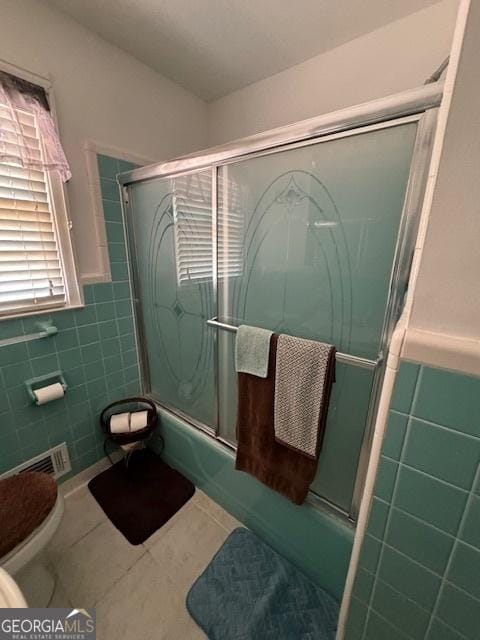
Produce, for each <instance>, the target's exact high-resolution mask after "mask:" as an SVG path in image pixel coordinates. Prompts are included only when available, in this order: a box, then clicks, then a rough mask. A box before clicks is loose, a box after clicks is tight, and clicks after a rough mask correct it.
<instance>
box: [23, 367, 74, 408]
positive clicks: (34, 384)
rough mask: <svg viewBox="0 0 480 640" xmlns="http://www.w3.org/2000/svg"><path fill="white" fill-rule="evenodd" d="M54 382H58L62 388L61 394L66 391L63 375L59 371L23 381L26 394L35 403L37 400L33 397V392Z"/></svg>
mask: <svg viewBox="0 0 480 640" xmlns="http://www.w3.org/2000/svg"><path fill="white" fill-rule="evenodd" d="M55 382H59V383H60V384H61V385H62V387H63V393H65V392H66V390H67V389H68V385H67V383H66V382H65V378H64V377H63V373H62V372H61V371H52V373H47V374H45V375H43V376H37V377H36V378H30V380H25V387H26V389H27V393H28V396H29V398H30V399H31V400H32V402H35V403H36V402H37V398H36V396H35V393H34V391H36V389H40V388H41V387H46V386H47V385H49V384H55Z"/></svg>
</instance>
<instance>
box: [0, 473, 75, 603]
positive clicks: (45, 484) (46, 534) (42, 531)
mask: <svg viewBox="0 0 480 640" xmlns="http://www.w3.org/2000/svg"><path fill="white" fill-rule="evenodd" d="M27 475H28V476H30V477H29V478H28V479H27V478H25V476H27ZM34 476H35V477H34ZM7 481H8V482H9V486H8V487H4V490H8V492H9V500H8V502H9V504H8V505H7V506H5V504H3V506H2V505H1V504H0V512H1V515H0V521H1V522H9V523H11V524H10V532H9V533H10V534H12V531H13V535H14V536H15V533H16V532H15V530H14V526H16V525H15V523H18V526H19V531H18V536H17V537H23V536H22V535H21V533H20V531H21V532H22V533H26V532H27V531H28V527H25V522H24V520H25V519H26V518H25V517H23V521H22V516H25V512H26V511H28V510H29V509H30V510H31V512H32V513H34V515H35V517H34V518H32V519H31V523H30V524H32V523H35V524H36V526H34V527H33V528H31V529H30V531H28V534H27V535H25V537H24V538H23V539H21V540H18V541H17V543H16V544H15V546H13V547H12V548H11V549H10V550H9V551H8V552H7V553H5V554H4V555H3V557H2V558H0V567H1V568H2V569H4V570H5V571H6V572H7V573H8V574H10V575H11V576H13V577H14V579H15V581H16V582H17V583H18V586H19V587H20V589H21V591H22V593H23V595H24V597H25V599H26V601H27V603H28V606H30V607H46V606H47V605H48V604H49V602H50V600H51V597H52V594H53V591H54V588H55V578H54V576H53V575H52V573H51V572H50V570H49V569H48V566H47V564H46V562H45V558H44V549H45V547H46V545H47V544H48V542H49V541H50V540H51V538H52V536H53V534H54V533H55V531H56V530H57V529H58V526H59V524H60V522H61V519H62V516H63V508H64V506H63V498H62V496H61V495H60V494H59V493H58V492H57V491H56V485H55V481H54V480H53V478H51V477H50V476H46V475H45V474H34V473H29V474H27V473H25V474H19V475H18V476H12V477H10V478H5V479H3V480H1V481H0V495H1V491H2V486H3V483H5V482H7ZM52 483H53V484H52ZM53 486H54V489H53ZM53 491H55V494H53ZM15 492H16V495H15ZM47 494H48V495H47ZM16 500H18V505H17V506H16V507H15V501H16ZM42 500H44V504H43V505H42V506H41V508H39V502H40V503H41V501H42ZM1 502H4V501H1ZM7 510H8V511H7ZM35 520H36V522H35ZM11 539H14V538H11Z"/></svg>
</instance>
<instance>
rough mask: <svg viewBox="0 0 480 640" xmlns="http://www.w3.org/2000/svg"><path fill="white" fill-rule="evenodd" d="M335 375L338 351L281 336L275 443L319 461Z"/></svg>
mask: <svg viewBox="0 0 480 640" xmlns="http://www.w3.org/2000/svg"><path fill="white" fill-rule="evenodd" d="M334 371H335V348H334V347H332V345H329V344H325V343H323V342H315V341H314V340H303V339H302V338H295V337H293V336H286V335H283V334H282V335H280V336H279V337H278V342H277V361H276V372H275V413H274V429H275V439H276V440H277V441H278V442H280V443H282V444H285V445H287V446H288V447H291V448H292V449H296V450H297V451H300V452H301V453H304V454H305V455H306V456H308V457H310V458H316V457H317V456H318V453H319V448H320V447H319V445H320V443H321V439H322V436H323V430H324V427H325V421H326V414H327V409H328V400H329V396H330V389H331V384H332V381H333V377H334Z"/></svg>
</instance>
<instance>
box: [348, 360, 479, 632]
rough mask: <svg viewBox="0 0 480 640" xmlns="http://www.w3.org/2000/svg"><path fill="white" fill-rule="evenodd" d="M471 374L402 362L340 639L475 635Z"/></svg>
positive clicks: (475, 413) (475, 402) (475, 426)
mask: <svg viewBox="0 0 480 640" xmlns="http://www.w3.org/2000/svg"><path fill="white" fill-rule="evenodd" d="M479 463H480V378H474V377H469V376H463V375H459V374H455V373H451V372H448V371H441V370H437V369H431V368H428V367H420V366H418V365H414V364H410V363H404V364H402V366H401V368H400V371H399V375H398V378H397V382H396V385H395V391H394V397H393V400H392V408H391V411H390V417H389V424H388V427H387V431H386V435H385V439H384V442H383V446H382V455H381V461H380V466H379V470H378V474H377V479H376V483H375V490H374V498H373V501H372V506H371V511H370V516H369V522H368V528H367V534H366V537H365V540H364V543H363V547H362V551H361V556H360V565H359V571H358V573H357V576H356V579H355V584H354V590H353V598H352V604H351V607H350V611H349V616H348V622H347V629H346V635H345V640H392V639H395V638H398V639H399V640H400V639H403V640H478V639H479V638H480V467H479Z"/></svg>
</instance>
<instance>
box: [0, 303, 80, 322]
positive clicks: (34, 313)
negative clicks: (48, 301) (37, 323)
mask: <svg viewBox="0 0 480 640" xmlns="http://www.w3.org/2000/svg"><path fill="white" fill-rule="evenodd" d="M78 309H85V304H84V303H83V302H82V303H77V304H67V305H64V306H63V307H50V308H48V309H47V308H45V309H37V310H34V311H25V312H19V313H10V314H8V315H5V316H0V323H1V322H2V321H3V320H21V319H22V318H32V317H34V316H45V315H51V314H52V313H62V311H76V310H78Z"/></svg>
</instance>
